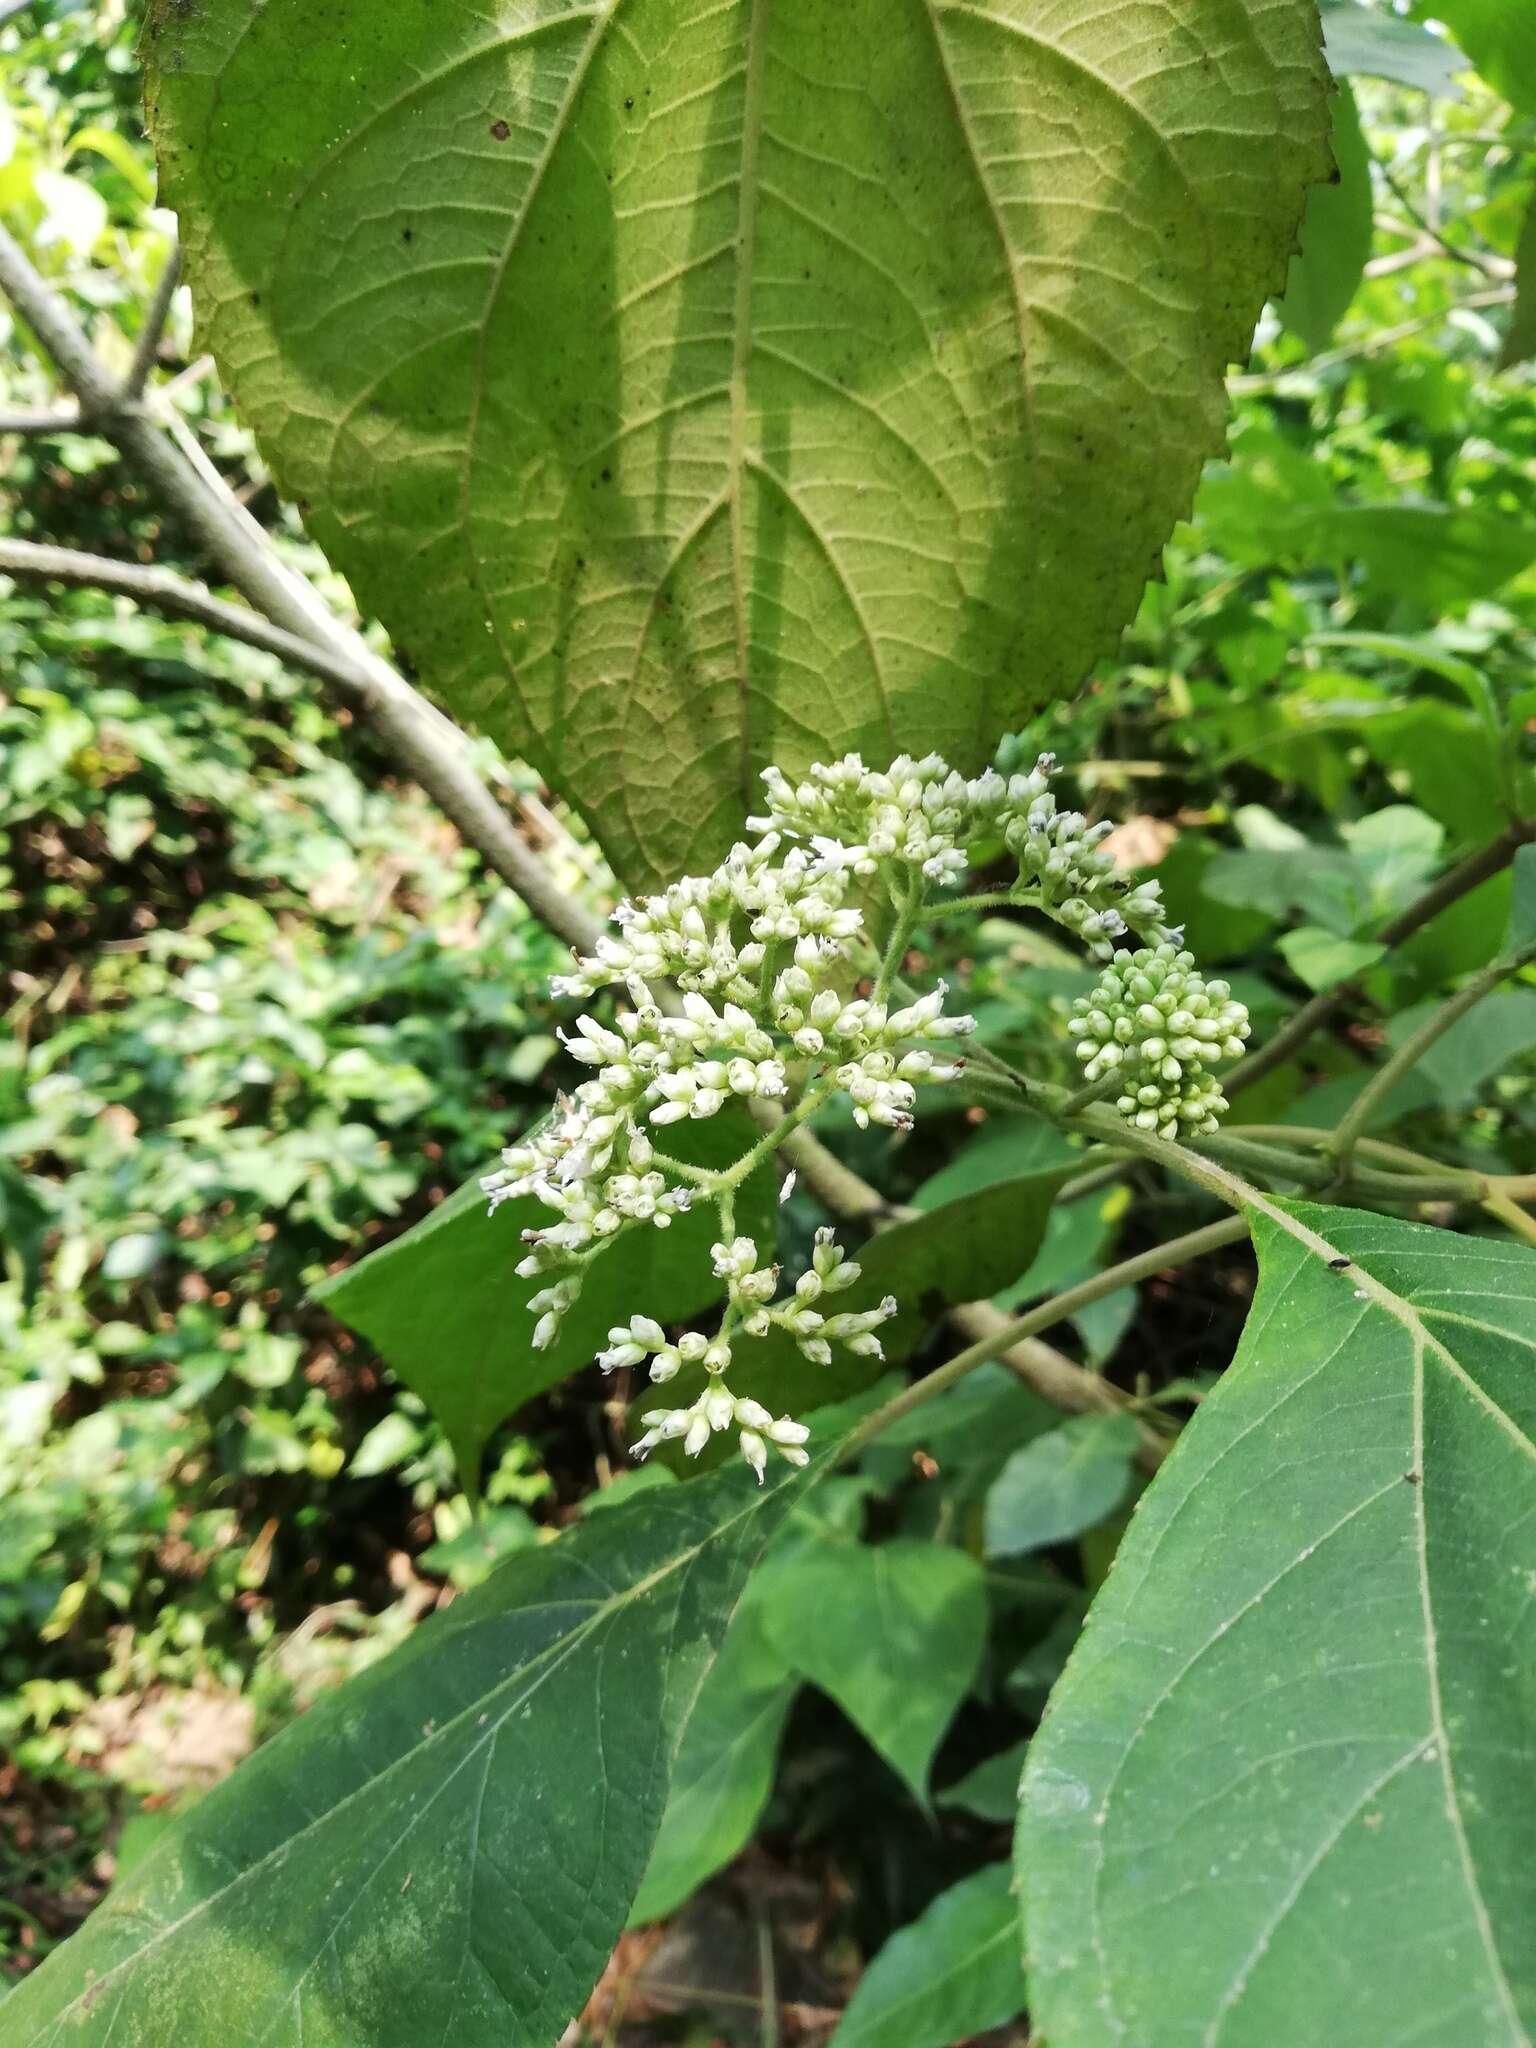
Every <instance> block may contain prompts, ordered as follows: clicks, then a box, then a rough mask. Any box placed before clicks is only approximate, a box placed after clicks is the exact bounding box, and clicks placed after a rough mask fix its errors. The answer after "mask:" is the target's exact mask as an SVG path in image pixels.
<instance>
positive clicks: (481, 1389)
mask: <svg viewBox="0 0 1536 2048" xmlns="http://www.w3.org/2000/svg"><path fill="white" fill-rule="evenodd" d="M755 1136H756V1133H755V1132H754V1130H753V1129H752V1126H751V1125H750V1124H749V1123H748V1122H747V1120H746V1118H745V1116H739V1115H735V1114H722V1115H720V1116H718V1117H712V1118H710V1119H709V1120H708V1121H707V1122H704V1123H699V1124H689V1125H687V1126H685V1127H684V1129H683V1131H682V1132H681V1134H680V1135H679V1136H678V1137H677V1138H675V1140H674V1143H673V1150H674V1151H679V1152H682V1153H683V1154H684V1156H686V1157H687V1158H688V1159H689V1160H690V1163H692V1164H694V1165H699V1166H726V1165H729V1164H730V1163H731V1162H732V1161H733V1160H736V1159H739V1158H740V1157H741V1155H742V1154H743V1153H744V1152H745V1151H746V1150H747V1149H748V1148H749V1146H750V1145H751V1144H752V1142H753V1140H754V1138H755ZM738 1202H739V1203H741V1204H744V1206H743V1207H742V1208H741V1209H740V1217H741V1228H742V1229H743V1230H745V1231H747V1232H748V1233H749V1234H750V1235H752V1236H754V1237H757V1238H759V1239H760V1240H767V1241H768V1242H770V1243H771V1242H772V1238H773V1229H774V1223H773V1218H774V1203H775V1192H774V1185H773V1175H772V1174H771V1173H769V1172H763V1173H759V1174H757V1175H755V1176H754V1177H753V1179H752V1180H751V1181H750V1182H749V1183H748V1184H747V1186H746V1187H745V1188H744V1189H743V1190H742V1193H741V1195H740V1196H738ZM548 1221H549V1211H548V1210H547V1209H546V1208H544V1207H543V1206H542V1204H541V1203H539V1202H538V1201H536V1200H535V1199H534V1198H533V1197H532V1196H525V1197H523V1198H521V1199H519V1200H516V1201H511V1202H504V1203H502V1205H501V1206H500V1207H499V1208H498V1209H497V1210H496V1211H495V1213H494V1214H491V1213H489V1209H488V1205H487V1202H486V1199H485V1196H484V1195H483V1194H482V1193H481V1192H480V1188H479V1185H478V1183H477V1182H473V1181H471V1182H470V1183H469V1184H468V1185H467V1186H465V1187H462V1188H460V1189H459V1191H458V1193H457V1194H455V1195H453V1196H452V1197H451V1198H450V1199H449V1200H448V1201H446V1202H444V1203H443V1205H442V1207H441V1208H440V1209H435V1210H433V1212H432V1214H431V1215H430V1216H428V1217H427V1218H426V1220H425V1221H424V1222H422V1223H418V1224H417V1225H416V1227H415V1229H414V1230H408V1231H407V1232H406V1233H405V1235H404V1236H403V1237H399V1238H396V1239H395V1241H394V1243H393V1244H388V1245H385V1246H384V1248H383V1250H382V1251H377V1252H374V1253H372V1254H371V1256H369V1257H368V1258H366V1259H362V1260H360V1261H359V1262H358V1264H357V1265H355V1266H349V1267H347V1269H346V1271H345V1272H343V1273H338V1274H337V1275H336V1276H335V1277H334V1278H333V1279H330V1280H326V1281H324V1282H323V1283H322V1284H321V1285H320V1286H319V1287H317V1288H316V1289H315V1294H314V1298H315V1300H317V1301H319V1302H323V1303H324V1305H325V1306H326V1307H327V1308H328V1309H329V1310H330V1311H331V1313H332V1314H333V1315H336V1316H339V1317H340V1318H341V1320H342V1321H343V1322H345V1323H350V1324H351V1326H352V1328H353V1329H354V1330H357V1331H359V1332H360V1333H361V1335H363V1336H364V1337H366V1338H367V1339H368V1341H369V1342H370V1343H371V1344H372V1345H373V1346H374V1347H375V1349H376V1350H377V1351H378V1353H379V1355H380V1357H381V1358H383V1360H384V1361H385V1363H386V1364H387V1365H388V1366H389V1367H390V1369H391V1371H393V1372H394V1373H395V1374H396V1376H397V1377H398V1378H400V1379H402V1380H403V1381H404V1382H405V1384H406V1385H407V1386H408V1387H410V1388H412V1389H413V1390H414V1391H415V1392H416V1393H418V1394H420V1396H421V1398H422V1399H423V1400H424V1401H425V1402H426V1403H427V1405H428V1407H429V1408H431V1410H432V1412H433V1414H434V1415H436V1417H437V1419H438V1421H439V1422H440V1423H441V1424H442V1426H443V1429H444V1431H445V1432H446V1434H447V1437H448V1440H449V1442H450V1443H451V1444H452V1445H453V1449H454V1454H455V1456H456V1457H457V1458H458V1461H459V1466H460V1470H461V1472H462V1473H463V1475H464V1480H465V1484H466V1487H467V1488H468V1489H469V1491H470V1492H471V1493H473V1491H474V1486H475V1477H476V1474H477V1473H478V1470H479V1465H480V1458H481V1454H482V1452H483V1451H484V1449H485V1446H486V1444H487V1443H488V1442H489V1441H490V1438H491V1436H492V1434H493V1433H494V1432H495V1430H496V1429H497V1428H498V1427H499V1426H500V1425H501V1424H502V1423H503V1422H504V1421H505V1420H506V1418H507V1417H508V1416H509V1415H512V1414H514V1413H515V1412H516V1411H517V1410H518V1409H519V1408H520V1407H522V1405H523V1404H524V1402H525V1401H531V1400H532V1399H533V1397H534V1395H535V1394H539V1393H542V1392H543V1391H544V1389H545V1388H546V1387H552V1386H555V1385H557V1384H558V1382H559V1381H561V1380H563V1379H565V1378H566V1377H567V1376H568V1375H569V1374H571V1373H573V1372H579V1371H580V1370H581V1368H582V1367H583V1366H584V1365H589V1364H590V1363H591V1361H592V1359H593V1358H594V1357H595V1356H596V1354H597V1353H598V1351H599V1350H601V1348H602V1346H603V1343H604V1341H605V1339H606V1335H607V1331H608V1328H609V1326H610V1325H611V1324H613V1323H615V1322H627V1321H628V1319H629V1316H630V1315H631V1313H632V1312H633V1311H634V1310H636V1309H637V1308H643V1309H644V1311H645V1313H646V1314H647V1315H653V1316H655V1317H656V1318H657V1319H658V1320H659V1321H661V1322H683V1321H686V1320H687V1318H689V1317H690V1316H695V1315H698V1314H699V1313H700V1312H701V1311H702V1310H704V1309H706V1308H708V1307H709V1306H710V1304H711V1303H712V1302H713V1301H716V1300H718V1299H719V1296H720V1282H719V1281H718V1280H717V1279H716V1278H715V1277H714V1274H713V1271H712V1269H711V1263H710V1257H709V1247H710V1245H711V1243H712V1242H713V1241H714V1239H715V1237H716V1236H717V1235H718V1234H719V1217H718V1216H717V1214H716V1212H715V1210H714V1209H713V1208H709V1207H705V1206H702V1205H701V1207H700V1208H699V1209H698V1210H697V1211H696V1212H695V1213H692V1214H690V1215H687V1216H683V1217H680V1218H679V1219H678V1220H677V1221H676V1222H675V1223H673V1224H672V1225H671V1226H670V1228H668V1229H666V1230H656V1229H653V1228H651V1227H649V1226H642V1227H641V1228H639V1229H636V1230H630V1231H627V1232H626V1233H625V1234H624V1235H623V1236H622V1237H620V1238H619V1239H618V1240H617V1241H616V1242H615V1243H614V1244H613V1245H612V1246H611V1247H610V1249H609V1250H608V1251H606V1252H604V1254H603V1255H602V1258H601V1259H600V1260H599V1261H598V1262H597V1264H596V1265H595V1266H594V1267H593V1269H592V1277H591V1278H590V1279H589V1281H588V1282H587V1285H586V1287H585V1289H584V1291H583V1293H582V1295H581V1298H580V1299H579V1301H578V1302H577V1304H576V1306H575V1307H574V1308H573V1309H572V1310H571V1311H570V1313H569V1314H568V1315H567V1316H566V1318H565V1320H564V1322H563V1323H562V1324H561V1327H560V1334H559V1337H558V1338H557V1339H556V1341H555V1342H554V1343H553V1344H551V1345H550V1346H549V1347H548V1349H547V1350H544V1351H535V1350H534V1348H533V1330H534V1322H535V1318H534V1317H533V1316H532V1315H531V1314H530V1313H529V1309H528V1302H529V1299H530V1297H531V1296H532V1295H533V1294H535V1293H536V1292H537V1291H538V1290H539V1288H541V1287H542V1286H543V1285H544V1284H545V1283H544V1282H543V1281H542V1280H525V1279H521V1278H519V1276H518V1274H517V1271H516V1267H517V1262H518V1260H519V1259H520V1258H521V1257H522V1253H523V1247H522V1242H521V1233H522V1232H523V1231H524V1230H526V1229H529V1228H533V1227H536V1226H539V1225H543V1224H547V1223H548Z"/></svg>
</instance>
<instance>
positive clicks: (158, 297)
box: [123, 242, 181, 399]
mask: <svg viewBox="0 0 1536 2048" xmlns="http://www.w3.org/2000/svg"><path fill="white" fill-rule="evenodd" d="M180 283H181V249H180V247H179V245H178V244H177V243H175V242H172V244H171V246H170V250H169V252H168V253H167V255H166V259H165V268H164V269H163V270H162V271H161V273H160V282H159V283H158V284H157V285H156V286H155V296H154V297H153V298H152V299H151V300H150V302H149V310H148V312H147V313H146V314H145V315H144V325H143V326H142V327H141V328H140V329H139V338H138V340H137V342H136V343H135V344H134V350H133V361H132V362H131V363H130V364H129V365H128V375H127V376H126V377H125V378H124V379H123V395H124V396H125V397H126V398H131V399H132V398H139V397H142V395H143V392H144V387H145V385H146V384H147V383H148V382H149V378H150V373H151V371H152V370H153V369H154V367H155V357H156V356H157V355H158V353H159V350H160V340H161V337H162V336H163V334H164V333H165V323H166V321H167V320H169V319H170V317H171V306H172V303H173V302H174V300H175V297H176V287H177V286H178V285H179V284H180Z"/></svg>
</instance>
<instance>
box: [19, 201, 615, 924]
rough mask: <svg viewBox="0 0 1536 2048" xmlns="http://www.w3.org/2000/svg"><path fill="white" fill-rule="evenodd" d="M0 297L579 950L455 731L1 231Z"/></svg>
mask: <svg viewBox="0 0 1536 2048" xmlns="http://www.w3.org/2000/svg"><path fill="white" fill-rule="evenodd" d="M0 290H3V291H4V292H5V293H6V295H7V297H9V298H10V300H11V301H12V303H13V304H14V305H15V307H16V309H17V311H18V312H19V313H20V314H21V316H22V318H23V319H24V320H25V321H26V323H27V325H28V326H29V327H30V328H31V330H32V332H33V333H34V334H35V335H36V337H37V339H38V341H39V342H40V343H41V344H42V346H43V348H44V349H45V350H46V351H47V353H48V354H49V355H50V356H51V357H52V359H53V361H54V363H55V364H56V365H57V366H58V369H59V371H60V373H61V375H62V376H63V378H64V381H65V382H66V383H67V384H68V385H69V387H70V388H71V390H73V392H74V393H75V395H76V397H77V398H78V399H79V401H80V409H81V414H82V417H83V418H84V420H85V421H87V422H88V423H89V424H90V425H91V426H92V427H94V428H95V429H96V430H97V431H98V432H100V433H103V434H105V435H106V436H107V438H108V439H110V440H111V441H113V442H114V443H115V444H116V446H117V448H118V450H119V451H120V453H121V454H122V455H123V457H124V458H125V460H126V461H128V462H129V463H130V464H131V465H132V466H133V467H134V468H136V469H137V470H139V472H140V473H141V474H142V475H143V476H144V477H145V478H146V480H147V481H148V482H149V483H150V484H151V485H152V486H154V488H155V489H156V490H157V491H158V492H159V494H160V495H161V497H162V498H164V499H165V501H166V502H167V503H168V504H169V505H171V506H172V507H173V508H174V509H175V510H176V511H177V512H178V513H179V514H180V516H181V517H182V518H183V519H184V520H185V521H186V523H187V525H188V526H189V528H190V529H191V531H192V533H193V534H194V535H195V536H196V538H197V540H198V541H199V543H200V544H201V545H202V546H203V547H204V548H205V549H206V551H207V553H208V554H209V556H210V557H211V559H212V560H213V561H214V562H215V563H217V565H218V567H219V569H220V570H221V572H222V573H223V574H224V575H225V576H227V577H228V578H229V581H230V582H231V583H232V584H233V585H234V587H235V588H236V589H237V590H238V591H239V592H240V593H241V595H242V596H243V597H245V598H246V599H247V600H248V601H249V602H250V603H251V604H252V605H253V606H255V608H256V609H257V610H258V611H260V612H264V613H265V614H266V616H267V618H268V619H269V620H271V622H272V624H273V625H274V626H276V627H278V628H280V629H281V630H282V631H284V632H286V633H290V634H292V635H293V636H294V637H295V638H297V639H299V640H301V641H306V642H308V643H310V644H312V645H314V646H316V647H318V648H319V649H320V650H321V651H322V652H324V653H326V654H327V655H329V656H331V657H332V658H333V659H335V660H336V661H337V662H339V663H341V664H344V665H345V666H347V667H348V668H350V669H351V670H352V671H353V673H354V675H355V677H356V686H357V688H358V689H359V690H364V689H366V690H368V691H369V697H368V715H369V718H370V721H371V723H372V724H373V726H374V728H375V729H376V731H377V732H378V735H379V737H380V739H381V740H382V742H383V743H384V745H385V746H386V747H387V748H388V749H389V751H390V753H391V754H393V756H394V758H395V759H396V761H397V762H398V763H399V764H400V766H401V767H402V768H403V769H404V770H405V772H406V773H407V774H408V775H410V776H411V777H412V778H413V779H414V780H415V781H417V782H419V783H420V784H421V786H422V788H423V789H425V790H426V791H427V793H428V794H429V795H430V796H431V797H433V798H434V799H435V800H436V802H437V803H438V804H439V805H440V807H441V808H442V809H443V811H444V812H446V814H447V815H448V817H450V818H451V819H452V820H453V822H454V824H455V825H457V827H458V828H459V830H460V832H461V833H462V834H463V835H464V838H465V840H466V841H467V842H468V843H469V844H470V845H471V846H473V847H475V848H477V849H478V851H479V852H480V853H481V855H482V856H483V857H484V858H485V860H486V861H487V862H488V863H489V865H490V866H491V867H492V868H493V869H494V870H495V871H496V873H497V874H499V875H500V876H501V877H502V879H503V880H504V881H505V882H507V883H509V884H510V886H511V887H512V888H513V889H515V890H516V892H517V893H518V895H519V896H521V897H522V898H523V900H524V902H525V903H527V905H528V907H529V909H530V910H532V912H533V913H534V915H535V916H536V917H538V918H539V919H540V920H541V921H542V922H543V923H545V924H547V925H548V926H549V927H550V929H551V930H552V931H555V932H558V933H559V934H560V935H561V937H563V938H564V939H566V940H567V941H569V943H570V944H571V945H573V946H575V947H577V948H578V949H580V950H583V951H586V950H589V949H590V948H591V946H592V945H593V944H594V943H595V941H596V939H597V935H598V932H599V930H600V929H601V927H600V926H599V924H598V921H597V919H596V918H594V917H593V916H592V914H591V912H590V911H589V910H588V909H587V908H586V906H585V905H584V904H582V903H579V902H577V901H576V899H575V898H574V897H572V896H570V895H568V894H567V893H566V891H565V890H563V889H562V888H560V886H559V884H558V883H557V882H556V881H555V879H554V877H553V876H552V875H551V874H550V872H549V870H548V869H547V868H546V867H545V866H544V864H543V862H542V861H540V860H539V859H538V858H537V856H536V855H535V854H534V853H533V852H532V851H531V850H530V849H529V848H528V847H527V846H526V845H525V843H524V842H523V840H522V838H521V837H520V835H519V834H518V832H517V830H516V828H515V826H514V825H513V823H512V821H511V819H510V818H509V817H508V816H507V814H506V812H505V811H504V810H503V809H502V807H501V805H500V804H499V803H498V802H497V800H496V799H495V797H494V796H492V794H491V792H490V791H489V790H488V789H487V788H486V786H485V783H484V782H483V780H482V779H481V777H480V774H479V771H478V770H477V768H476V767H475V764H474V762H473V760H472V759H471V757H470V753H469V748H468V745H467V743H466V742H465V740H464V737H463V735H462V734H461V733H459V732H458V730H457V728H456V727H454V726H452V725H451V724H449V722H448V721H447V720H446V719H444V718H443V717H442V715H441V713H439V712H437V711H435V710H434V709H433V708H432V706H431V705H429V704H428V703H427V701H426V699H425V698H424V697H422V696H421V694H420V693H419V691H417V690H415V689H413V688H412V687H411V685H410V684H409V683H408V682H407V681H406V680H405V678H404V677H403V676H402V675H400V674H399V672H398V671H397V670H396V669H394V668H392V667H391V666H390V665H389V663H388V662H387V661H385V660H383V659H382V657H380V656H379V655H377V654H375V653H374V651H373V650H372V648H370V647H369V646H368V644H367V643H366V641H365V640H364V639H363V638H362V636H361V635H360V634H359V633H357V632H356V631H354V630H353V629H352V628H351V627H349V626H346V625H344V624H343V623H342V621H341V620H339V619H338V618H336V617H335V615H334V614H333V613H332V612H331V611H330V610H329V608H328V607H327V605H326V604H325V602H324V600H323V599H322V598H321V596H320V594H319V592H318V591H316V590H314V589H313V588H311V586H310V585H309V584H307V583H306V582H305V581H304V580H303V579H302V578H301V577H298V576H295V575H294V574H293V573H292V572H291V571H290V570H289V568H288V567H287V565H286V564H285V563H284V562H283V561H282V559H281V557H280V556H279V555H278V553H277V551H276V549H275V548H274V547H273V545H272V543H271V541H270V539H269V538H268V537H267V535H266V534H264V533H263V532H262V530H261V529H260V527H258V526H257V525H256V523H255V522H254V520H251V519H250V518H249V516H248V515H247V514H246V513H245V512H244V510H243V509H242V508H241V507H240V506H239V505H238V504H236V502H235V501H234V499H233V497H232V495H231V494H230V492H229V491H228V489H227V488H226V487H225V486H224V484H223V482H222V480H220V481H219V482H218V483H217V484H216V485H215V484H214V483H213V482H212V481H210V479H209V478H208V477H207V476H206V475H205V474H203V473H202V472H201V471H200V470H199V469H198V468H197V467H196V466H195V465H194V464H192V463H191V462H189V461H188V459H187V457H186V455H185V454H184V453H183V452H182V451H181V450H180V449H178V448H177V447H176V446H174V445H173V444H172V442H171V441H169V440H168V439H167V438H166V435H165V434H164V432H162V430H161V428H160V427H159V425H157V423H156V422H155V420H154V419H153V418H152V417H151V416H150V414H149V413H148V412H147V411H146V410H145V407H144V405H143V403H142V402H141V401H140V400H139V399H137V398H136V397H134V396H132V395H131V394H129V393H127V392H125V390H124V389H123V388H122V387H121V386H119V385H117V384H115V383H114V382H113V380H112V378H111V377H110V376H109V374H108V372H107V371H106V369H105V367H104V366H103V365H102V363H101V362H100V361H99V359H98V358H97V356H96V355H95V353H94V351H93V350H92V348H91V346H90V343H89V342H88V341H87V339H86V337H85V334H84V332H83V331H82V329H81V328H80V326H79V325H78V323H77V322H76V321H75V319H74V316H73V315H72V314H71V313H70V311H69V309H68V308H67V307H66V306H65V304H64V302H63V300H62V299H61V298H60V297H59V296H58V294H57V293H56V292H54V291H53V290H52V288H51V287H50V286H49V285H48V284H47V283H45V281H44V280H43V279H42V278H41V277H40V276H39V275H38V273H37V271H36V270H35V269H34V268H33V266H32V264H31V263H30V262H29V261H28V260H27V258H26V256H25V255H24V254H23V252H22V250H21V249H20V247H19V246H18V245H17V243H16V242H15V241H14V239H13V238H12V237H11V236H10V235H9V234H7V233H6V232H5V230H4V229H3V228H0Z"/></svg>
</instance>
